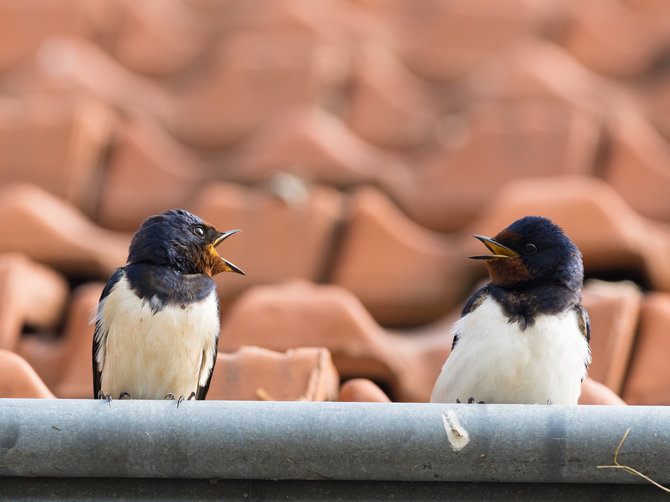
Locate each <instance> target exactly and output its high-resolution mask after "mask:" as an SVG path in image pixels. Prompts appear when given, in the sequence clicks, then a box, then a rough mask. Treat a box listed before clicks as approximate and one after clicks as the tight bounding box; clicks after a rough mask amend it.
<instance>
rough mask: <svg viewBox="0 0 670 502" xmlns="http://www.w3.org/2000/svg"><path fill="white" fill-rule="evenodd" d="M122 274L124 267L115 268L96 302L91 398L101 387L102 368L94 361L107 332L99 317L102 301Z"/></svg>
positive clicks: (96, 394)
mask: <svg viewBox="0 0 670 502" xmlns="http://www.w3.org/2000/svg"><path fill="white" fill-rule="evenodd" d="M123 274H124V267H121V268H117V269H116V271H115V272H114V273H113V274H112V276H111V277H110V278H109V281H107V284H106V285H105V288H104V289H103V290H102V294H101V295H100V301H99V302H98V312H97V314H96V316H95V331H94V333H93V354H92V356H93V399H96V398H97V397H98V393H99V392H100V389H101V387H102V385H101V381H100V379H101V377H102V368H100V367H98V364H97V362H96V360H95V359H96V355H97V354H98V352H99V351H100V350H101V349H102V347H103V346H104V343H105V338H106V337H107V333H106V332H104V331H105V330H106V328H105V327H103V322H102V319H101V318H100V316H101V314H102V306H103V301H104V300H105V298H107V295H109V293H110V292H111V291H112V288H113V287H114V285H115V284H116V283H117V282H119V280H121V278H122V277H123Z"/></svg>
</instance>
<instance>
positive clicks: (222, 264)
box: [210, 229, 246, 275]
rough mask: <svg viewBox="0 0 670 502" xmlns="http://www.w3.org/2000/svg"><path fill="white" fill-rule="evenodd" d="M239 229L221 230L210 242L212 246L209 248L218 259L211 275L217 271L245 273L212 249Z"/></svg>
mask: <svg viewBox="0 0 670 502" xmlns="http://www.w3.org/2000/svg"><path fill="white" fill-rule="evenodd" d="M239 231H240V230H239V229H238V230H228V231H227V232H222V233H221V234H219V236H218V237H217V238H216V239H215V240H214V242H213V243H212V248H210V249H211V250H212V252H213V253H214V254H215V255H216V256H217V257H218V261H217V263H216V265H215V267H214V268H213V270H212V275H214V274H218V273H219V272H235V273H236V274H242V275H246V274H245V273H244V271H243V270H242V269H241V268H238V267H236V266H235V265H233V264H232V263H230V262H229V261H228V260H226V259H224V258H221V256H219V253H217V252H216V250H214V248H215V247H216V246H218V245H219V244H221V242H223V241H224V240H226V239H227V238H228V237H230V236H231V235H233V234H236V233H237V232H239Z"/></svg>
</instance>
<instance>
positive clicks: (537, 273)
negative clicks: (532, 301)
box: [470, 216, 584, 292]
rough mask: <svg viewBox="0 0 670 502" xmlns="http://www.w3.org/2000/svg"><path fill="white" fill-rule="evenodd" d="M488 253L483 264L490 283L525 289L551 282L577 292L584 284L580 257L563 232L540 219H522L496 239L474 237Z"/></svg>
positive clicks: (534, 217) (480, 258) (482, 256)
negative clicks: (489, 252)
mask: <svg viewBox="0 0 670 502" xmlns="http://www.w3.org/2000/svg"><path fill="white" fill-rule="evenodd" d="M474 237H475V238H477V239H479V240H480V241H482V242H483V243H484V245H485V246H486V247H487V248H488V249H489V251H491V254H489V255H477V256H471V257H470V258H473V259H476V260H484V262H485V263H486V266H487V268H488V271H489V275H490V277H491V282H493V283H494V284H496V285H498V286H503V287H526V286H533V285H535V284H538V283H540V282H553V283H556V284H561V285H563V286H566V287H568V288H569V289H571V290H572V291H575V292H579V291H580V290H581V287H582V283H583V280H584V266H583V264H582V255H581V253H580V252H579V249H577V246H575V245H574V244H573V242H572V241H571V240H570V239H569V238H568V236H567V235H565V234H564V233H563V230H562V229H561V228H560V227H559V226H558V225H556V224H554V223H552V222H551V221H550V220H549V219H547V218H543V217H541V216H525V217H523V218H521V219H519V220H517V221H515V222H514V223H512V224H511V225H510V226H508V227H507V228H505V229H504V230H503V231H501V232H500V233H499V234H498V235H496V236H495V237H493V238H492V239H491V238H488V237H483V236H481V235H475V236H474Z"/></svg>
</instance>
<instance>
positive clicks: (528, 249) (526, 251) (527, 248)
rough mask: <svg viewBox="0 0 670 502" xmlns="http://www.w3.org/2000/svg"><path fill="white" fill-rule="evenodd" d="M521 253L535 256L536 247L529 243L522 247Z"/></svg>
mask: <svg viewBox="0 0 670 502" xmlns="http://www.w3.org/2000/svg"><path fill="white" fill-rule="evenodd" d="M523 253H524V254H526V255H531V254H535V253H537V247H536V246H535V244H533V243H532V242H529V243H528V244H525V245H524V246H523Z"/></svg>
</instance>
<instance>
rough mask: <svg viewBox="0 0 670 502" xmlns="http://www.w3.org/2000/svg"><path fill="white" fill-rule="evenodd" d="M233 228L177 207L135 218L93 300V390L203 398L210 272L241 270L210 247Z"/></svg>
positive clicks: (211, 307) (213, 316)
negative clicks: (123, 250) (119, 257)
mask: <svg viewBox="0 0 670 502" xmlns="http://www.w3.org/2000/svg"><path fill="white" fill-rule="evenodd" d="M238 231H239V230H230V231H228V232H219V231H217V230H216V229H215V228H214V227H213V226H211V225H209V224H207V223H206V222H204V221H203V220H201V219H200V218H198V217H197V216H195V215H194V214H191V213H189V212H188V211H185V210H183V209H172V210H170V211H166V212H164V213H162V214H159V215H155V216H151V217H149V218H148V219H146V220H145V221H144V222H143V223H142V225H141V227H140V229H139V230H138V231H137V232H136V233H135V235H134V237H133V239H132V241H131V243H130V248H129V251H128V261H127V264H126V265H125V266H123V267H120V268H118V269H116V271H115V272H114V273H113V274H112V276H111V277H110V279H109V281H108V282H107V285H106V286H105V288H104V290H103V291H102V295H101V297H100V302H99V304H98V310H97V314H96V316H95V332H94V337H93V396H94V398H105V399H108V400H109V399H111V398H112V397H113V398H133V399H166V398H167V399H174V398H175V397H177V398H178V399H179V400H180V402H181V400H183V399H191V398H195V399H205V396H206V395H207V391H208V389H209V384H210V380H211V378H212V371H213V369H214V364H215V362H216V354H217V346H218V340H219V331H220V324H219V299H218V295H217V293H216V283H215V282H214V280H213V279H212V276H214V275H216V274H218V273H220V272H235V273H238V274H244V272H242V270H240V269H239V268H237V267H236V266H235V265H233V264H232V263H230V262H229V261H227V260H225V259H223V258H221V257H220V256H219V254H218V253H217V251H216V249H215V248H216V246H217V245H219V244H220V243H221V242H222V241H223V240H225V239H226V238H228V237H229V236H231V235H232V234H234V233H236V232H238Z"/></svg>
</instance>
